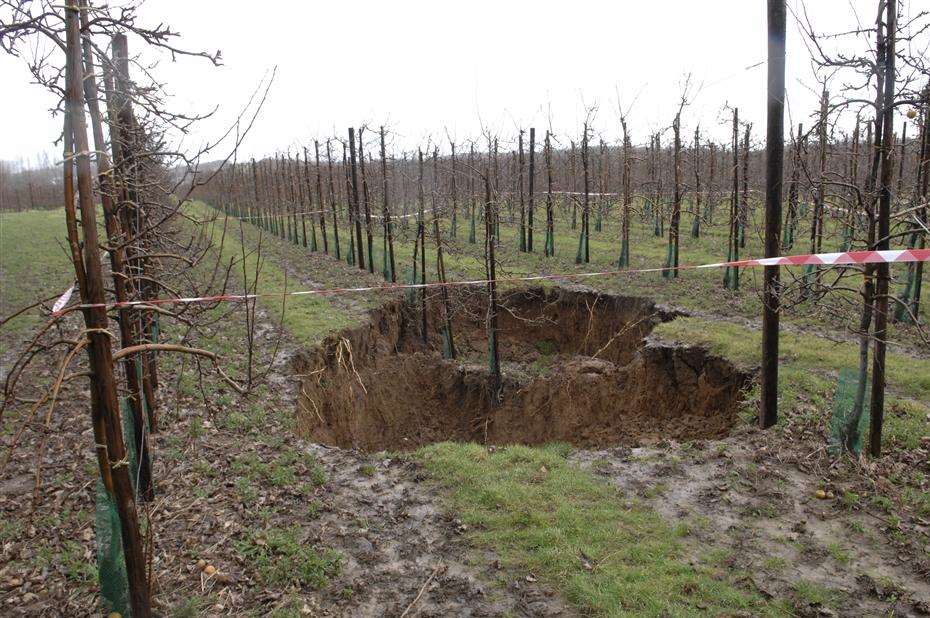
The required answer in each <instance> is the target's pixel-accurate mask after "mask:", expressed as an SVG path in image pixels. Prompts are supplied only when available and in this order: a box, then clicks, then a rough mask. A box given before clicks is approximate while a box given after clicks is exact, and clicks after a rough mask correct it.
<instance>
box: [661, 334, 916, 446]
mask: <svg viewBox="0 0 930 618" xmlns="http://www.w3.org/2000/svg"><path fill="white" fill-rule="evenodd" d="M654 333H655V334H656V335H659V336H661V337H664V338H666V339H671V340H676V341H681V342H684V343H688V344H694V345H700V346H703V347H705V348H707V349H709V350H710V351H711V352H713V353H714V354H718V355H721V356H725V357H726V358H729V359H731V360H733V361H735V362H737V363H740V364H742V365H744V366H747V367H749V366H755V365H757V364H758V362H759V358H760V354H761V352H760V351H761V349H762V348H761V346H762V339H761V334H760V333H759V332H758V331H755V330H751V329H749V328H746V327H745V326H742V325H740V324H734V323H732V322H727V321H722V320H713V319H707V318H699V317H688V318H678V319H676V320H673V321H671V322H666V323H664V324H661V325H659V326H658V327H657V328H656V330H655V331H654ZM779 346H780V351H779V356H780V362H779V385H778V388H779V399H780V401H781V405H782V410H783V411H784V412H796V413H798V414H809V413H810V411H811V410H816V411H818V412H817V413H818V414H822V415H823V418H824V419H825V418H826V417H827V416H828V415H829V413H828V412H827V410H829V409H830V407H831V405H830V404H831V402H832V400H833V394H834V392H835V390H836V383H837V375H838V373H839V370H840V369H843V368H846V367H856V366H857V364H858V354H859V351H858V346H857V344H856V343H853V342H834V341H830V340H828V339H825V338H822V337H817V336H816V335H812V334H810V333H803V334H801V333H796V332H790V331H786V332H782V333H781V336H780V340H779ZM886 363H887V372H886V378H887V385H888V393H887V394H886V405H887V409H888V411H889V413H887V414H886V415H885V432H884V435H883V440H884V442H885V443H886V444H889V445H897V446H902V447H905V448H916V447H918V446H919V445H920V438H921V436H924V435H927V434H928V433H930V424H928V422H927V414H928V413H930V401H928V399H927V393H930V360H927V359H918V358H913V357H910V356H906V355H903V354H899V353H896V352H893V351H889V352H888V355H887V360H886ZM801 404H810V405H807V406H802V405H801ZM805 410H806V411H805ZM785 417H786V415H785V414H782V415H781V419H784V418H785ZM810 420H813V421H817V420H820V419H810Z"/></svg>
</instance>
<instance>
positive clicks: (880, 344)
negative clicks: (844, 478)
mask: <svg viewBox="0 0 930 618" xmlns="http://www.w3.org/2000/svg"><path fill="white" fill-rule="evenodd" d="M885 2H886V5H885V32H886V36H885V67H884V71H885V84H884V85H885V92H884V101H883V104H882V116H883V119H882V124H883V127H882V168H881V185H880V186H879V197H878V230H877V231H878V236H877V239H876V240H877V242H876V246H875V248H876V250H878V251H882V250H887V249H888V247H889V238H888V235H889V230H890V221H891V182H892V175H893V171H894V170H893V168H892V161H891V148H892V141H891V136H892V132H893V129H892V127H893V123H894V97H895V35H896V30H897V16H898V9H897V1H896V0H885ZM879 28H881V24H879ZM888 272H889V269H888V264H887V263H886V262H880V263H879V264H878V266H877V268H876V273H877V280H876V286H875V339H874V344H873V346H874V354H873V356H872V394H871V406H870V427H869V452H870V454H871V455H872V457H880V456H881V454H882V423H883V420H884V414H885V348H886V337H887V336H888V333H887V327H888Z"/></svg>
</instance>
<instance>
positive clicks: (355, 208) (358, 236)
mask: <svg viewBox="0 0 930 618" xmlns="http://www.w3.org/2000/svg"><path fill="white" fill-rule="evenodd" d="M349 160H350V161H351V163H352V168H351V169H352V194H351V195H350V196H349V200H350V202H349V209H350V210H351V211H352V212H353V213H354V215H353V218H354V219H355V246H356V247H357V249H356V251H357V252H358V267H359V268H361V269H362V270H365V248H364V246H363V245H362V220H361V217H360V216H359V215H360V212H359V211H360V208H359V197H358V173H357V171H356V153H355V128H354V127H349ZM349 233H350V234H351V233H352V230H349Z"/></svg>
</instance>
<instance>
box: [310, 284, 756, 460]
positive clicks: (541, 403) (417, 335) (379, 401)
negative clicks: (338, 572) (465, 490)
mask: <svg viewBox="0 0 930 618" xmlns="http://www.w3.org/2000/svg"><path fill="white" fill-rule="evenodd" d="M457 296H458V298H455V299H454V300H453V302H452V306H453V307H456V315H455V316H454V318H453V320H452V322H453V326H452V331H453V334H454V338H453V340H454V343H455V346H456V353H457V354H456V358H455V359H452V360H444V359H443V358H442V355H441V353H440V350H441V349H442V345H443V342H442V339H441V337H439V336H438V335H431V336H429V337H428V338H427V340H426V341H424V340H423V338H422V335H421V333H422V328H421V327H420V324H421V320H422V315H421V314H420V313H419V312H418V311H416V310H415V308H413V307H411V306H410V305H409V304H404V303H403V302H401V301H394V302H392V303H389V304H387V305H385V306H383V307H382V308H380V309H377V310H375V311H373V312H372V316H371V321H370V322H369V323H367V324H364V325H362V326H359V327H356V328H352V329H347V330H346V331H344V332H341V333H338V334H335V335H333V336H331V337H330V338H328V339H327V340H326V341H325V342H324V344H323V346H321V347H320V348H319V349H317V350H313V351H310V352H307V353H302V354H299V355H298V356H297V357H296V358H295V363H294V367H295V372H296V373H297V375H298V376H300V396H299V399H298V404H299V410H298V421H299V427H300V429H301V432H302V435H304V436H306V437H307V438H309V439H311V440H313V441H316V442H321V443H324V444H331V445H338V446H343V447H358V448H362V449H365V450H370V451H378V450H385V449H388V450H398V449H399V450H407V449H413V448H417V447H419V446H422V445H424V444H427V443H430V442H437V441H442V440H460V441H478V442H482V443H487V444H513V443H521V444H543V443H546V442H552V441H562V442H569V443H571V444H574V445H576V446H581V447H603V446H609V445H616V444H636V443H639V442H641V441H643V440H646V441H649V440H657V439H662V438H666V437H667V438H674V439H678V440H686V439H693V438H714V437H721V436H724V435H726V433H727V432H728V431H729V429H730V427H731V426H732V425H733V423H734V421H735V420H736V412H737V409H738V407H739V402H740V399H741V393H742V390H743V388H744V387H745V386H746V385H747V384H748V382H749V375H748V374H746V373H745V372H742V371H740V370H738V369H736V368H735V367H734V366H733V365H732V364H731V363H729V362H727V361H726V360H725V359H722V358H717V357H713V356H710V355H709V354H708V353H707V352H706V351H704V350H702V349H700V348H687V347H682V346H678V345H673V344H669V343H665V342H659V341H652V340H650V339H649V338H648V335H649V333H650V332H651V331H652V329H653V328H654V326H655V325H656V324H658V323H660V322H661V321H665V320H670V319H674V316H675V314H674V312H671V311H669V310H667V309H663V308H660V307H656V306H655V305H654V304H653V303H651V302H649V301H648V300H645V299H641V298H628V297H620V296H611V295H607V294H599V293H597V292H592V291H589V290H581V289H565V288H555V289H543V288H530V289H518V290H513V291H510V292H508V293H506V294H504V295H503V296H502V298H501V306H502V309H501V310H500V320H499V328H500V332H499V345H500V356H501V360H502V365H503V369H504V373H503V383H502V387H501V389H500V391H499V393H498V394H497V397H495V393H494V392H492V391H493V387H492V382H491V376H490V372H489V370H488V368H487V334H486V329H485V324H484V319H483V318H484V314H485V311H486V310H485V306H486V298H485V297H484V296H483V294H476V293H460V294H458V295H457ZM433 301H434V302H431V303H430V305H429V312H428V316H427V323H429V324H436V323H437V321H438V323H442V322H441V314H440V303H439V299H438V298H437V299H433ZM430 332H433V333H435V332H436V328H435V327H434V328H433V329H431V331H430Z"/></svg>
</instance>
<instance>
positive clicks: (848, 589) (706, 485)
mask: <svg viewBox="0 0 930 618" xmlns="http://www.w3.org/2000/svg"><path fill="white" fill-rule="evenodd" d="M573 459H574V461H576V462H577V463H578V464H579V465H581V466H582V467H584V468H587V469H589V470H591V471H592V472H594V473H596V474H597V475H599V476H600V477H601V478H603V479H605V480H606V481H608V482H610V483H612V484H614V485H615V486H616V487H617V488H618V489H620V490H621V491H622V492H624V494H625V495H627V496H628V497H631V498H635V499H636V500H640V501H642V502H643V503H644V504H646V505H648V506H650V507H652V508H654V509H655V510H656V511H658V512H659V513H660V514H661V515H663V516H664V517H666V518H667V519H668V520H669V521H677V522H679V523H680V525H683V526H685V527H686V528H687V535H686V536H685V544H686V546H687V547H688V551H690V552H691V554H692V556H693V557H694V559H695V560H701V561H702V562H704V563H708V562H709V563H711V564H713V565H715V567H716V568H719V569H722V570H728V571H734V570H738V571H740V572H744V573H745V583H746V585H747V586H749V587H751V588H753V589H756V590H758V591H759V592H760V593H761V594H763V595H765V596H768V597H770V598H778V599H790V600H791V601H792V603H793V606H794V609H795V612H796V613H797V615H802V616H830V615H843V616H863V615H869V616H877V615H885V616H888V615H894V616H914V615H927V614H928V612H930V580H928V578H927V573H926V571H925V570H924V566H923V565H924V564H925V562H926V560H925V558H926V557H925V556H924V557H923V558H921V556H919V555H915V554H914V553H912V552H911V551H910V550H909V549H908V548H907V546H906V544H898V543H895V542H889V540H888V534H887V532H888V530H887V526H888V523H889V517H888V516H887V515H884V514H882V513H879V512H877V511H876V509H873V508H870V507H869V506H868V505H869V497H870V496H869V495H868V494H865V495H863V494H860V493H854V492H853V491H852V490H853V489H857V490H858V488H857V487H852V486H850V485H848V484H847V483H845V482H843V481H841V480H839V478H838V477H837V475H835V474H831V473H828V472H825V471H822V470H818V469H817V468H815V467H814V466H812V465H811V464H810V462H809V461H806V460H805V458H803V457H800V456H799V455H798V452H797V450H796V449H795V448H792V445H791V444H790V443H789V442H787V441H785V440H781V439H779V438H777V437H775V436H774V435H773V434H772V433H771V432H768V433H764V432H760V431H756V430H752V429H747V428H743V429H742V430H740V431H738V432H737V433H736V434H735V435H733V436H731V437H728V438H726V439H724V440H720V441H706V442H704V441H698V442H693V443H686V444H678V443H670V442H664V443H659V444H654V445H651V446H645V447H640V448H633V449H628V448H615V449H608V450H599V451H578V452H576V453H575V454H574V455H573ZM909 533H910V534H912V535H916V536H918V537H919V536H923V537H926V535H927V529H926V528H924V529H923V530H919V529H911V530H909ZM811 591H813V592H811ZM818 595H822V596H824V597H825V598H826V599H828V602H823V601H821V600H818V599H817V596H818Z"/></svg>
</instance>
